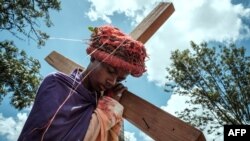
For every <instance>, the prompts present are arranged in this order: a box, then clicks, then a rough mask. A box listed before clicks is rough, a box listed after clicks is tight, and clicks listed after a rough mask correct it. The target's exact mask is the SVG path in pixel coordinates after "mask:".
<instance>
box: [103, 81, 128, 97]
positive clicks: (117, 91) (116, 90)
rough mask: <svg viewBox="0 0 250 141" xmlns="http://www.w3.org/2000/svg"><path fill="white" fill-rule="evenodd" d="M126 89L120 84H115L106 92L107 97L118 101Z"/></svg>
mask: <svg viewBox="0 0 250 141" xmlns="http://www.w3.org/2000/svg"><path fill="white" fill-rule="evenodd" d="M127 89H128V88H127V87H125V86H124V85H123V84H122V83H117V84H116V85H115V86H114V87H113V88H111V89H109V90H107V95H108V96H110V97H112V98H114V99H115V100H117V101H119V100H120V98H121V97H122V93H123V92H124V91H125V90H127Z"/></svg>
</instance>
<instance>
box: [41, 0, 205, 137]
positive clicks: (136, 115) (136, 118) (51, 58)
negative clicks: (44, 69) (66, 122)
mask: <svg viewBox="0 0 250 141" xmlns="http://www.w3.org/2000/svg"><path fill="white" fill-rule="evenodd" d="M173 12H174V6H173V4H172V3H164V2H161V3H159V5H158V6H157V7H156V8H155V9H154V10H153V11H152V12H151V13H150V14H149V15H148V16H147V17H146V18H145V19H144V20H143V21H142V22H141V23H140V24H139V25H138V26H137V27H136V28H135V29H134V30H133V31H132V32H131V33H130V36H131V37H132V38H134V39H136V40H139V41H141V42H142V43H145V42H147V40H148V39H149V38H150V37H151V36H152V35H153V34H154V33H155V32H156V31H157V30H158V28H160V26H161V25H162V24H163V23H164V22H165V21H166V20H167V19H168V18H169V17H170V15H171V14H172V13H173ZM45 60H46V61H47V62H48V63H49V64H50V65H52V66H53V67H55V68H56V69H57V70H59V71H61V72H64V73H66V74H69V73H71V72H72V71H73V70H74V69H75V68H82V69H84V68H83V67H82V66H80V65H79V64H76V63H75V62H73V61H71V60H70V59H68V58H66V57H64V56H62V55H61V54H59V53H57V52H55V51H53V52H52V53H50V54H49V55H48V56H47V57H46V58H45ZM120 103H121V104H122V105H123V106H124V114H123V115H124V118H125V119H127V120H128V121H129V122H131V123H132V124H134V125H135V126H136V127H138V128H139V129H141V130H142V131H143V132H145V133H146V134H147V135H149V136H150V137H151V138H153V139H154V140H156V141H165V140H168V141H205V138H204V135H203V133H202V132H201V131H199V130H198V129H196V128H194V127H192V126H191V125H189V124H187V123H185V122H183V121H181V120H180V119H178V118H176V117H174V116H172V115H171V114H169V113H167V112H165V111H163V110H162V109H160V108H158V107H156V106H154V105H152V104H151V103H149V102H147V101H146V100H143V99H142V98H140V97H138V96H136V95H135V94H133V93H131V92H129V91H125V92H124V93H123V95H122V97H121V99H120Z"/></svg>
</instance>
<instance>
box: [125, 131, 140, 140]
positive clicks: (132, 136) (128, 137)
mask: <svg viewBox="0 0 250 141" xmlns="http://www.w3.org/2000/svg"><path fill="white" fill-rule="evenodd" d="M124 138H125V141H137V139H136V138H135V133H133V132H129V131H124Z"/></svg>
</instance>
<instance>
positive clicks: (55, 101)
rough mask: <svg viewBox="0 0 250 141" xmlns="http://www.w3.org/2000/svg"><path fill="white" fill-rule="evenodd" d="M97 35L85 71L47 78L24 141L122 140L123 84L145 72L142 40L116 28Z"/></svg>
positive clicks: (102, 28) (103, 29) (101, 29)
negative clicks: (124, 81)
mask: <svg viewBox="0 0 250 141" xmlns="http://www.w3.org/2000/svg"><path fill="white" fill-rule="evenodd" d="M92 32H93V33H92V35H91V38H90V44H89V46H88V48H87V50H86V51H87V53H88V54H89V55H90V56H91V59H90V64H89V65H88V67H87V68H86V70H84V71H82V70H80V69H76V70H75V71H74V72H73V73H72V74H71V75H70V76H68V75H66V74H63V73H60V72H57V73H53V74H50V75H48V76H47V77H46V78H45V79H44V80H43V82H42V84H41V86H40V88H39V89H38V92H37V95H36V99H35V102H34V106H33V108H32V110H31V112H30V114H29V117H28V119H27V121H26V123H25V125H24V127H23V130H22V132H21V134H20V136H19V139H18V140H19V141H30V140H46V141H48V140H53V141H68V140H74V141H75V140H77V141H78V140H83V141H117V140H118V136H119V133H120V129H121V123H122V112H123V107H122V105H121V104H119V102H118V101H119V97H120V96H121V94H122V92H123V91H124V90H126V87H124V86H123V85H122V84H121V83H120V82H121V81H122V80H125V79H126V77H127V76H128V75H129V74H131V75H132V76H134V77H140V76H141V75H142V74H143V73H144V72H145V71H146V69H145V58H146V57H147V54H146V50H145V47H144V45H143V44H142V43H141V42H139V41H136V40H133V39H132V38H131V37H130V36H128V35H126V34H124V33H123V32H122V31H120V30H119V29H118V28H115V27H113V26H111V25H104V26H100V27H97V28H94V29H93V30H92Z"/></svg>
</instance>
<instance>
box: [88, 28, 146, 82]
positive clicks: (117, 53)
mask: <svg viewBox="0 0 250 141" xmlns="http://www.w3.org/2000/svg"><path fill="white" fill-rule="evenodd" d="M91 30H92V32H93V33H92V35H91V39H90V45H89V47H88V48H87V50H86V51H87V53H88V54H89V55H90V56H91V57H94V58H95V59H97V60H99V61H101V62H105V63H107V64H109V65H111V66H113V67H116V68H119V69H123V70H126V71H128V72H130V74H131V75H132V76H135V77H139V76H141V75H142V74H143V73H144V72H145V71H146V69H145V58H146V57H147V54H146V49H145V47H144V45H143V44H142V43H141V42H139V41H136V40H134V39H132V38H131V37H130V36H128V35H126V34H124V33H122V32H121V31H120V30H119V29H118V28H116V27H113V26H111V25H104V26H101V27H96V28H93V29H91Z"/></svg>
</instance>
